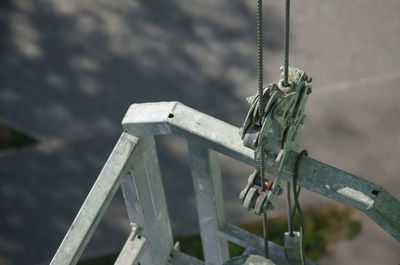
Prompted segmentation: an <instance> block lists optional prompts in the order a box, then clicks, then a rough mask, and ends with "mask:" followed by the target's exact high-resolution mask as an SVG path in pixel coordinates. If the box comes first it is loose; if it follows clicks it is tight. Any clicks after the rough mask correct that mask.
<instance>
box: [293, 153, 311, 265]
mask: <svg viewBox="0 0 400 265" xmlns="http://www.w3.org/2000/svg"><path fill="white" fill-rule="evenodd" d="M304 156H308V152H307V150H303V151H301V152H300V154H299V155H298V157H297V159H296V163H295V166H294V172H293V200H294V206H293V211H292V215H291V217H290V218H291V222H292V224H293V223H294V217H295V215H296V210H297V212H298V213H299V219H300V257H301V264H302V265H305V264H306V263H305V256H304V247H305V244H304V218H303V212H302V210H301V207H300V203H299V195H300V190H301V187H297V179H298V177H299V167H300V162H301V160H302V158H303V157H304ZM292 233H293V232H292ZM292 233H291V235H293V234H292Z"/></svg>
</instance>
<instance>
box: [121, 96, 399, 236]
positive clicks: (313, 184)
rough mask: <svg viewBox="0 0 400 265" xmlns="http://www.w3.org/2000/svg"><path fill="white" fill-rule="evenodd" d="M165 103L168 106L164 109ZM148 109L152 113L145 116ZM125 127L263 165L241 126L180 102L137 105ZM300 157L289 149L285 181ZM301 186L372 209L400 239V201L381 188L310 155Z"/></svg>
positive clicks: (271, 170)
mask: <svg viewBox="0 0 400 265" xmlns="http://www.w3.org/2000/svg"><path fill="white" fill-rule="evenodd" d="M166 105H168V108H167V107H165V106H166ZM135 109H136V110H137V111H138V112H139V113H140V115H141V116H143V115H144V116H146V115H152V117H153V118H152V122H151V123H149V124H147V123H146V124H145V125H144V124H143V123H145V120H146V119H145V118H143V117H141V118H140V119H139V118H135V117H136V115H135V111H133V110H135ZM146 111H148V112H149V113H148V114H146ZM154 116H157V117H154ZM168 116H170V117H172V118H168ZM155 121H156V122H155ZM136 123H138V124H140V126H139V127H138V128H136V127H135V125H136ZM122 125H123V128H124V129H125V130H126V131H128V132H132V133H138V134H140V135H146V134H148V131H146V130H149V131H151V133H152V134H155V135H157V134H166V133H167V132H169V131H170V132H172V133H174V134H178V135H181V136H183V137H190V138H193V137H195V138H198V139H200V140H201V142H202V144H203V146H207V147H208V148H210V149H213V150H215V151H217V152H220V153H223V154H225V155H227V156H230V157H232V158H234V159H237V160H239V161H242V162H244V163H247V164H249V165H251V166H254V167H257V165H258V163H257V161H256V160H255V159H254V152H253V150H251V149H249V148H246V147H244V146H243V144H242V141H241V138H240V135H239V129H238V128H237V127H235V126H232V125H229V124H227V123H225V122H223V121H220V120H218V119H215V118H213V117H211V116H208V115H206V114H203V113H201V112H199V111H196V110H194V109H192V108H189V107H186V106H185V105H183V104H181V103H178V102H168V103H166V102H161V103H148V104H134V105H132V106H131V108H130V111H129V112H128V114H127V115H126V116H125V118H124V120H123V122H122ZM297 155H298V154H297V152H294V151H288V153H287V159H286V160H285V163H284V165H283V167H282V172H281V174H282V179H285V180H288V181H292V180H293V169H294V163H295V160H296V157H297ZM265 168H266V171H267V172H269V173H270V174H272V175H277V174H278V172H279V169H278V168H277V167H276V166H275V167H274V166H269V165H268V164H266V165H265ZM298 185H299V186H302V187H304V188H306V189H309V190H311V191H314V192H316V193H319V194H321V195H323V196H326V197H329V198H331V199H333V200H336V201H339V202H342V203H344V204H347V205H349V206H351V207H355V208H357V209H359V210H361V211H363V212H365V213H367V214H368V216H370V217H371V218H372V219H373V220H374V221H376V222H377V223H378V224H379V225H381V226H382V228H384V229H385V230H386V231H387V232H388V233H390V234H391V235H392V236H393V237H394V238H396V239H397V240H399V241H400V222H399V214H398V212H396V213H393V212H391V211H389V210H388V209H390V208H392V209H393V208H396V209H398V207H400V206H399V205H400V202H399V201H398V200H397V199H395V198H393V197H391V196H389V195H387V192H386V191H385V190H384V189H383V188H382V187H381V186H379V185H376V184H374V183H372V182H369V181H367V180H364V179H362V178H359V177H356V176H354V175H352V174H349V173H347V172H345V171H342V170H340V169H337V168H334V167H332V166H329V165H326V164H324V163H322V162H319V161H317V160H314V159H312V158H309V157H305V158H304V160H303V162H302V164H301V166H300V169H299V178H298ZM374 190H378V191H380V192H379V193H378V195H374V193H372V192H373V191H374ZM383 201H384V202H385V203H383ZM388 205H390V206H388Z"/></svg>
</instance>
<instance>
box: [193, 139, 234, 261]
mask: <svg viewBox="0 0 400 265" xmlns="http://www.w3.org/2000/svg"><path fill="white" fill-rule="evenodd" d="M188 147H189V160H190V165H191V169H192V178H193V185H194V191H195V198H196V206H197V213H198V216H199V225H200V235H201V241H202V246H203V253H204V261H205V263H206V264H213V265H222V264H223V263H224V262H225V261H226V260H227V259H228V258H229V252H228V242H227V241H226V240H225V239H223V238H221V237H219V235H218V231H219V230H220V229H221V228H222V227H224V225H225V217H224V205H223V197H222V184H221V171H220V167H219V161H218V154H217V153H216V152H215V151H213V150H209V149H208V148H207V147H204V145H203V144H202V143H201V142H199V141H198V139H188Z"/></svg>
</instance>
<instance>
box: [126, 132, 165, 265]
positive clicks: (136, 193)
mask: <svg viewBox="0 0 400 265" xmlns="http://www.w3.org/2000/svg"><path fill="white" fill-rule="evenodd" d="M128 164H129V172H128V174H127V176H126V178H125V179H124V181H123V182H122V191H123V194H124V198H125V202H126V207H127V211H128V216H129V220H130V222H131V223H136V224H138V225H139V226H141V227H142V228H143V231H142V232H141V233H142V234H144V236H145V237H146V239H147V241H148V243H147V247H146V249H145V251H144V253H143V257H142V259H141V260H140V263H141V264H142V265H154V264H166V263H167V260H168V257H169V254H170V252H171V249H172V247H173V239H172V232H171V225H170V221H169V217H168V209H167V204H166V200H165V194H164V188H163V183H162V178H161V173H160V168H159V164H158V158H157V151H156V146H155V142H154V137H152V136H146V137H144V136H143V137H140V138H139V140H138V143H137V146H136V148H135V151H134V152H133V154H132V156H131V158H130V160H129V163H128Z"/></svg>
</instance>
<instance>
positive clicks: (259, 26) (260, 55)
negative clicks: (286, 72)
mask: <svg viewBox="0 0 400 265" xmlns="http://www.w3.org/2000/svg"><path fill="white" fill-rule="evenodd" d="M262 5H263V2H262V0H258V2H257V55H258V78H257V82H258V117H259V121H260V127H262V122H263V116H264V102H263V101H264V100H263V99H264V95H263V32H262V23H263V16H262V13H263V12H262ZM260 149H261V150H260V179H261V185H262V191H264V192H265V190H266V187H265V172H264V150H263V148H262V146H261V147H260ZM263 233H264V244H265V257H267V258H268V254H269V253H268V230H267V213H266V212H265V213H264V214H263Z"/></svg>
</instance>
